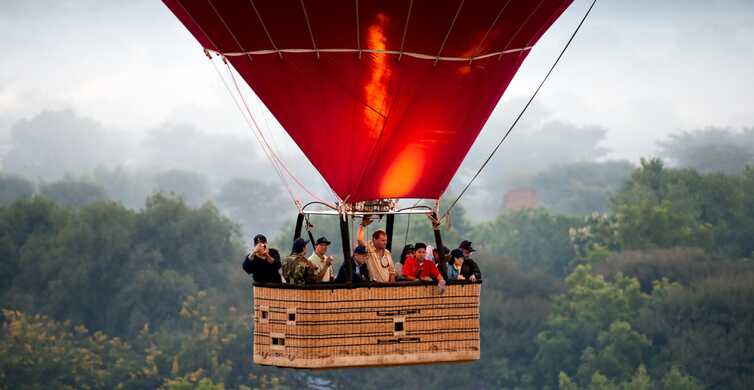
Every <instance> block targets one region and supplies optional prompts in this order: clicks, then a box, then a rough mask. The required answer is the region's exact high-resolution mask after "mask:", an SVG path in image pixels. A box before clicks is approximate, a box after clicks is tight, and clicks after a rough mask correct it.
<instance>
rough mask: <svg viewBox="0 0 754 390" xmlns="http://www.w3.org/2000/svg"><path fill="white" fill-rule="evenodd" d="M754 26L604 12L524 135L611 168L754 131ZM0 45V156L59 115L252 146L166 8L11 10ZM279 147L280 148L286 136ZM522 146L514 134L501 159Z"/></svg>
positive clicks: (562, 23) (589, 26) (624, 4)
mask: <svg viewBox="0 0 754 390" xmlns="http://www.w3.org/2000/svg"><path fill="white" fill-rule="evenodd" d="M588 5H589V1H583V0H576V1H575V2H574V4H573V5H572V6H571V8H570V9H569V10H567V11H566V13H565V14H564V15H563V16H562V17H561V18H560V19H559V20H558V21H557V22H556V23H555V25H554V26H553V27H552V28H551V29H550V31H549V32H548V33H547V34H546V35H545V36H544V37H543V39H542V40H541V41H540V43H539V45H538V46H537V47H536V48H535V49H534V50H533V52H532V53H531V55H530V56H529V58H528V59H527V60H526V62H525V63H524V65H523V67H522V68H521V70H520V71H519V73H518V75H517V76H516V78H515V79H514V81H513V83H512V84H511V86H510V88H509V89H508V91H507V92H506V94H505V96H504V97H503V100H502V101H501V103H500V104H499V105H498V107H497V109H496V111H495V113H494V114H493V115H492V117H491V118H490V121H489V123H488V124H487V126H486V128H485V130H484V131H483V133H482V136H481V137H480V140H479V143H478V145H476V146H475V147H474V148H473V149H472V152H473V153H478V154H477V155H480V154H481V153H482V152H484V153H486V152H487V150H488V145H489V144H490V143H492V142H493V141H494V140H495V139H497V138H498V137H499V136H500V135H501V133H502V132H504V130H505V129H506V128H507V126H508V123H509V121H510V117H511V116H513V114H515V113H517V111H518V110H519V108H520V106H521V104H523V102H524V101H525V98H526V97H528V95H529V94H530V93H531V92H532V91H533V89H534V87H535V86H536V84H537V83H538V82H539V80H540V79H541V77H542V76H543V75H544V73H545V72H546V70H547V68H548V67H549V65H550V64H551V63H552V61H553V60H554V58H555V57H556V56H557V54H558V51H559V50H560V48H561V47H562V45H563V44H564V43H565V41H566V40H567V38H568V36H569V34H570V32H571V31H572V30H573V28H574V27H575V26H576V24H577V22H578V20H579V18H580V17H581V16H582V14H583V12H584V11H585V10H586V8H587V6H588ZM753 20H754V1H681V0H673V1H656V0H646V1H644V0H634V1H617V0H601V1H600V2H598V4H597V6H596V8H595V9H594V11H593V12H592V15H591V16H590V19H589V20H588V21H587V23H586V24H585V26H584V27H583V28H582V30H581V32H580V33H579V36H578V37H577V38H576V40H575V41H574V43H573V44H572V46H571V48H570V49H569V51H568V52H567V54H566V57H565V58H564V59H563V60H562V61H561V63H560V65H559V67H558V69H557V70H556V72H555V73H554V74H553V76H552V77H551V78H550V81H549V82H548V84H547V85H546V86H545V88H544V89H543V90H542V91H541V93H540V95H539V97H538V99H537V110H536V112H533V113H532V114H531V115H529V116H527V117H525V118H524V121H523V123H522V130H521V131H526V129H532V128H535V127H536V126H534V125H535V123H534V122H536V121H539V122H544V121H558V122H563V123H567V124H570V125H572V126H577V127H585V128H591V127H595V126H596V127H599V128H603V129H606V138H605V141H604V143H603V144H602V146H604V147H606V148H607V149H609V150H610V153H609V154H608V157H610V158H629V159H631V160H636V159H637V158H638V157H639V156H645V155H650V154H652V153H653V152H654V151H655V148H656V145H655V143H656V141H657V140H658V139H661V138H663V137H664V136H666V135H667V134H668V133H670V132H674V131H678V130H681V129H693V128H700V127H704V126H708V125H716V126H731V127H736V128H740V127H745V126H746V127H749V126H753V125H754V109H752V107H754V94H753V93H752V91H754V72H752V69H754V43H752V42H754V23H752V21H753ZM0 35H1V36H2V37H3V39H2V41H1V43H0V48H1V49H2V50H0V53H2V60H0V143H3V142H7V129H8V128H9V127H10V126H11V125H12V124H13V123H14V122H15V121H16V120H18V119H22V118H30V117H32V116H34V115H36V114H37V113H39V112H40V111H42V110H44V109H63V108H70V109H73V110H74V111H75V112H76V113H77V114H78V115H82V116H86V117H90V118H93V119H95V120H97V121H99V122H101V123H102V124H103V125H104V126H105V127H107V128H113V129H119V130H122V131H132V132H136V133H143V132H144V131H146V130H149V129H154V128H157V127H158V126H160V125H162V124H164V123H185V124H189V125H194V126H195V127H196V128H197V129H200V130H201V131H205V132H210V133H211V132H219V133H234V134H244V135H245V136H248V137H251V136H250V133H249V130H248V128H247V127H246V125H245V124H244V122H243V121H242V119H241V116H240V114H239V113H238V111H237V109H236V107H235V106H234V105H233V104H232V101H231V100H230V97H229V95H228V93H227V91H226V90H225V89H224V87H223V86H222V84H221V82H220V81H219V79H218V77H217V75H216V74H215V71H214V69H213V68H212V66H211V64H210V62H209V60H207V58H206V57H205V56H204V55H203V53H202V51H201V48H200V47H199V45H198V43H197V42H196V41H195V40H194V38H193V37H192V36H191V35H190V34H189V33H188V32H187V31H186V30H185V28H184V27H183V26H182V25H181V24H180V23H179V22H178V20H177V19H176V18H175V17H174V16H173V15H172V14H171V13H170V11H169V10H168V9H167V8H166V7H165V6H164V5H163V4H162V3H161V2H160V1H157V0H149V1H147V0H144V1H141V0H131V1H125V0H123V1H99V0H98V1H92V0H79V1H64V0H56V1H45V0H35V1H19V0H4V1H3V2H2V6H0ZM268 120H270V121H271V118H270V119H268ZM527 121H529V122H528V123H527ZM270 126H273V124H270ZM273 133H274V134H275V142H276V143H278V145H280V147H281V148H286V145H288V141H287V138H286V136H285V135H284V133H283V132H282V130H280V129H279V128H275V129H273ZM515 141H516V133H515V132H514V135H513V136H512V137H511V139H510V142H509V144H507V145H505V147H504V148H503V150H502V151H501V153H502V154H503V155H504V154H505V148H515V146H516V143H515ZM567 143H568V139H567V138H566V139H564V145H563V146H564V147H567ZM501 158H504V156H503V157H501Z"/></svg>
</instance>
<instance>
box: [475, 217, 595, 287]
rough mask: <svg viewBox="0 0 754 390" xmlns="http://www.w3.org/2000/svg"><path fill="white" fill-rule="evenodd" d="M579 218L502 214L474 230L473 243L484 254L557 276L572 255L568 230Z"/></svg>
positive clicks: (578, 221) (562, 272) (572, 250)
mask: <svg viewBox="0 0 754 390" xmlns="http://www.w3.org/2000/svg"><path fill="white" fill-rule="evenodd" d="M580 222H581V221H580V219H579V218H575V217H565V216H559V215H552V214H550V213H549V212H547V211H546V210H542V209H536V210H521V211H513V212H506V213H503V214H501V215H499V216H498V217H497V218H496V219H495V220H494V221H492V222H484V223H481V224H479V225H477V227H476V228H475V229H474V231H473V233H472V237H473V241H474V242H475V244H477V245H479V247H480V248H482V249H483V250H485V251H487V252H488V253H494V254H496V255H499V256H509V257H512V258H514V259H516V260H517V261H519V262H520V264H522V265H525V266H530V267H537V268H539V269H541V270H545V271H547V272H549V273H551V274H553V275H556V276H561V275H564V274H565V273H566V271H567V267H568V263H569V262H570V261H571V260H572V259H573V258H574V257H575V256H576V253H575V252H574V247H573V245H572V244H571V239H570V236H569V229H570V228H571V227H572V226H575V225H578V224H579V223H580Z"/></svg>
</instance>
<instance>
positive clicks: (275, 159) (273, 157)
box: [212, 56, 329, 211]
mask: <svg viewBox="0 0 754 390" xmlns="http://www.w3.org/2000/svg"><path fill="white" fill-rule="evenodd" d="M222 59H223V62H224V63H225V66H226V67H227V70H228V74H229V75H230V78H231V81H232V82H233V85H234V87H235V89H236V92H237V93H238V96H239V98H240V100H241V103H242V104H243V106H244V108H245V109H246V113H247V114H248V117H247V115H245V114H244V113H243V109H241V107H240V105H239V110H241V113H242V115H243V117H244V119H245V120H246V123H247V125H248V126H249V128H250V129H251V130H252V133H254V136H255V138H257V141H258V142H259V143H260V146H261V147H262V149H263V150H264V152H265V155H266V156H267V158H268V159H269V160H270V162H271V163H272V165H273V167H274V168H275V170H276V171H277V172H278V175H279V176H280V177H281V180H282V181H283V183H284V185H285V186H286V187H287V188H286V189H287V190H288V192H289V193H290V194H291V197H292V198H293V199H294V204H296V207H297V208H298V209H299V211H301V207H300V202H299V201H298V200H297V199H296V197H295V195H293V191H292V189H291V188H290V185H289V184H288V181H287V180H285V175H287V176H288V177H290V179H291V180H292V181H293V182H294V183H296V184H297V185H298V186H299V187H300V188H301V189H302V190H303V191H304V192H306V193H307V194H308V195H309V196H310V197H312V198H313V199H315V200H317V201H319V202H322V203H325V204H329V202H327V201H326V200H324V199H322V198H321V197H319V196H317V195H316V194H314V193H313V192H312V191H311V190H309V188H308V187H307V186H306V185H304V184H303V182H302V181H301V180H300V179H299V178H298V177H296V175H294V174H293V172H292V171H291V170H290V169H289V168H288V166H287V165H286V164H285V163H284V162H283V160H282V159H281V158H280V157H279V156H278V154H277V153H276V152H275V151H274V150H273V148H272V147H271V146H270V144H269V142H268V141H267V138H266V137H265V136H264V133H263V132H262V129H261V128H260V126H259V123H258V122H257V120H256V118H255V117H254V114H253V113H252V112H251V109H250V108H249V105H248V104H247V102H246V99H245V98H244V96H243V93H242V91H241V88H240V86H239V84H238V81H237V80H236V78H235V76H234V74H233V70H232V69H231V67H230V64H229V63H228V61H227V59H226V58H225V57H224V56H223V57H222ZM212 64H213V66H215V65H214V61H212ZM215 68H216V66H215ZM218 72H219V70H218ZM221 79H222V80H223V83H224V84H225V85H226V88H227V89H228V90H229V92H230V93H231V95H233V93H232V91H230V87H228V85H227V83H226V82H225V79H224V78H223V77H222V76H221ZM234 102H236V104H237V105H238V102H237V101H236V100H235V97H234ZM284 174H285V175H284Z"/></svg>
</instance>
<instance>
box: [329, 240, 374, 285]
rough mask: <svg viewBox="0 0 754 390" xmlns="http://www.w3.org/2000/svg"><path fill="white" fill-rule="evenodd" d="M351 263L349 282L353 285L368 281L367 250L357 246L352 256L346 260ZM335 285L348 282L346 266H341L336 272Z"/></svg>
mask: <svg viewBox="0 0 754 390" xmlns="http://www.w3.org/2000/svg"><path fill="white" fill-rule="evenodd" d="M348 261H350V262H351V281H352V282H354V283H364V282H368V281H369V269H368V268H367V248H366V247H365V246H363V245H359V246H357V247H356V249H354V250H353V256H352V257H351V258H350V259H349V260H348ZM335 281H336V282H337V283H346V282H348V265H347V264H345V263H344V264H343V265H342V266H340V270H339V271H338V277H337V278H336V279H335Z"/></svg>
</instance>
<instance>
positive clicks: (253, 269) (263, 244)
mask: <svg viewBox="0 0 754 390" xmlns="http://www.w3.org/2000/svg"><path fill="white" fill-rule="evenodd" d="M281 266H282V264H281V262H280V252H278V250H277V249H275V248H270V247H268V246H267V237H265V236H264V235H262V234H257V235H256V236H254V247H253V248H252V249H251V250H250V251H249V253H248V254H247V255H246V256H245V257H244V259H243V264H242V265H241V267H242V268H243V270H244V271H246V273H247V274H250V275H251V276H252V278H254V281H255V282H260V283H282V279H281V278H280V267H281Z"/></svg>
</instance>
